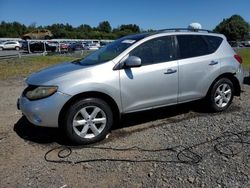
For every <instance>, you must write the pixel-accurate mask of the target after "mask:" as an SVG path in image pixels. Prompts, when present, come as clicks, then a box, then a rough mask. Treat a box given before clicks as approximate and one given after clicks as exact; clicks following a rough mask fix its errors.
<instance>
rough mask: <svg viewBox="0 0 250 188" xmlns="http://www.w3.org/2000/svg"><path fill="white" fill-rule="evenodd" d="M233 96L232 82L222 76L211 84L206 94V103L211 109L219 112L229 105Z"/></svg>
mask: <svg viewBox="0 0 250 188" xmlns="http://www.w3.org/2000/svg"><path fill="white" fill-rule="evenodd" d="M233 97H234V87H233V83H232V82H231V81H230V80H229V79H227V78H222V79H220V80H218V81H217V82H216V83H215V84H214V85H213V87H212V89H211V91H210V93H209V96H208V103H209V105H210V108H211V110H213V111H215V112H221V111H223V110H226V109H227V108H228V107H229V106H230V105H231V103H232V100H233Z"/></svg>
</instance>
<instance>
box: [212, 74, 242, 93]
mask: <svg viewBox="0 0 250 188" xmlns="http://www.w3.org/2000/svg"><path fill="white" fill-rule="evenodd" d="M234 75H235V73H223V74H221V75H220V76H218V77H217V78H216V79H215V80H214V81H213V82H212V84H211V85H210V87H209V89H208V91H207V95H208V94H209V93H210V91H211V89H212V87H213V85H214V84H215V83H216V82H217V81H218V80H220V79H221V78H227V79H229V80H230V81H231V82H232V83H233V86H234V95H235V96H240V93H241V87H240V83H239V80H238V79H237V78H236V77H235V76H234Z"/></svg>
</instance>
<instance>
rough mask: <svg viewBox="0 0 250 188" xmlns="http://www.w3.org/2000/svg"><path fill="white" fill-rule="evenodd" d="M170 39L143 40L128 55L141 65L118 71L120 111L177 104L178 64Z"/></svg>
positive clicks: (172, 39)
mask: <svg viewBox="0 0 250 188" xmlns="http://www.w3.org/2000/svg"><path fill="white" fill-rule="evenodd" d="M175 47H176V40H175V37H174V36H164V37H158V38H154V39H151V40H149V41H146V42H144V43H142V44H141V45H139V46H138V47H136V48H135V49H133V50H132V51H131V52H130V53H129V55H130V56H137V57H139V58H141V60H142V66H141V67H137V68H127V69H121V70H120V87H121V98H122V105H123V111H124V112H132V111H139V110H143V109H149V108H154V107H159V106H165V105H169V104H175V103H177V96H178V61H177V60H176V57H177V56H176V48H175Z"/></svg>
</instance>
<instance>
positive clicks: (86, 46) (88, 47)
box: [84, 43, 99, 50]
mask: <svg viewBox="0 0 250 188" xmlns="http://www.w3.org/2000/svg"><path fill="white" fill-rule="evenodd" d="M98 49H99V46H97V45H96V44H95V43H90V44H86V45H85V46H84V50H98Z"/></svg>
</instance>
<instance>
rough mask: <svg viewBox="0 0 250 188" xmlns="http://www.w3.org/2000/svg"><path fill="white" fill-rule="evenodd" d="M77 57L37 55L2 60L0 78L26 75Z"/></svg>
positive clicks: (0, 61) (0, 62)
mask: <svg viewBox="0 0 250 188" xmlns="http://www.w3.org/2000/svg"><path fill="white" fill-rule="evenodd" d="M74 59H77V58H76V57H66V56H36V57H24V58H15V59H6V60H0V79H7V78H10V77H26V76H27V75H29V74H31V73H33V72H35V71H38V70H40V69H42V68H44V67H48V66H51V65H54V64H58V63H62V62H66V61H72V60H74Z"/></svg>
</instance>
